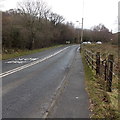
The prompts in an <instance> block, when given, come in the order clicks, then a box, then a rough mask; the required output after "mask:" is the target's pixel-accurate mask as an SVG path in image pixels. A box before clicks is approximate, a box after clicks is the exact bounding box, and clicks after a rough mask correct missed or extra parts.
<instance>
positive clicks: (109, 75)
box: [84, 49, 118, 92]
mask: <svg viewBox="0 0 120 120" xmlns="http://www.w3.org/2000/svg"><path fill="white" fill-rule="evenodd" d="M84 56H85V60H86V62H87V64H88V65H89V67H91V68H92V70H95V71H96V75H98V76H99V77H100V78H102V79H104V81H105V90H106V91H107V92H112V82H113V76H114V77H115V79H118V76H117V74H115V73H114V72H113V69H114V66H116V65H115V63H114V59H113V55H111V54H110V55H109V56H108V58H107V59H104V60H103V59H102V58H101V56H100V52H97V53H96V54H95V53H93V52H92V51H89V50H87V49H85V50H84Z"/></svg>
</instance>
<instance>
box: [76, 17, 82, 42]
mask: <svg viewBox="0 0 120 120" xmlns="http://www.w3.org/2000/svg"><path fill="white" fill-rule="evenodd" d="M76 22H78V23H79V24H82V26H81V41H80V44H82V42H83V18H82V23H80V22H79V21H76Z"/></svg>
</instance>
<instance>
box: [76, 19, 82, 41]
mask: <svg viewBox="0 0 120 120" xmlns="http://www.w3.org/2000/svg"><path fill="white" fill-rule="evenodd" d="M76 22H78V23H79V24H81V23H80V22H79V21H76ZM78 43H80V33H79V28H78Z"/></svg>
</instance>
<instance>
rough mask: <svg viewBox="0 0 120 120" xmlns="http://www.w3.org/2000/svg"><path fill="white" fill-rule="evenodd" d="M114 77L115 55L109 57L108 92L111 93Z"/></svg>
mask: <svg viewBox="0 0 120 120" xmlns="http://www.w3.org/2000/svg"><path fill="white" fill-rule="evenodd" d="M112 75H113V55H109V56H108V76H107V88H106V90H107V91H108V92H111V91H112V89H111V87H112Z"/></svg>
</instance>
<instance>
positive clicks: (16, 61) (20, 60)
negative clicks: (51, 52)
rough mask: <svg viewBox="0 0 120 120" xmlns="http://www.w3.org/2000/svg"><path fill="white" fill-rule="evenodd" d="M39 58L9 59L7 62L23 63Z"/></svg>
mask: <svg viewBox="0 0 120 120" xmlns="http://www.w3.org/2000/svg"><path fill="white" fill-rule="evenodd" d="M38 59H39V58H18V59H14V60H10V61H7V62H5V63H8V64H22V63H27V62H32V61H36V60H38Z"/></svg>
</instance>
